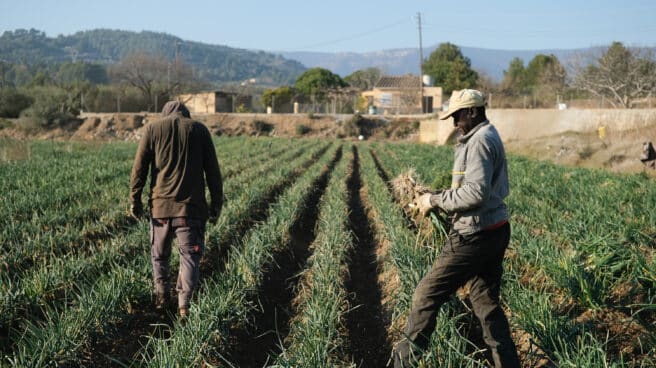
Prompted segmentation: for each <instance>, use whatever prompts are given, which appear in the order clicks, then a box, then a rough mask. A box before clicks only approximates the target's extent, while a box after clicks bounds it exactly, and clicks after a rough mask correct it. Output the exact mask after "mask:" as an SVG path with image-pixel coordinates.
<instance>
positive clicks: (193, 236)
mask: <svg viewBox="0 0 656 368" xmlns="http://www.w3.org/2000/svg"><path fill="white" fill-rule="evenodd" d="M174 234H175V237H176V238H177V239H178V252H179V253H180V271H179V272H178V282H177V284H176V290H177V292H178V307H179V308H183V307H184V308H189V300H190V299H191V295H192V293H193V291H194V290H195V289H196V288H197V287H198V278H199V275H200V259H201V257H202V255H203V250H204V248H205V247H204V244H205V242H204V240H205V222H204V221H202V220H198V219H189V218H185V217H176V218H169V219H152V220H151V221H150V244H151V259H152V263H153V280H154V282H155V292H156V293H158V294H164V295H167V294H168V292H169V258H170V257H171V243H172V241H173V235H174Z"/></svg>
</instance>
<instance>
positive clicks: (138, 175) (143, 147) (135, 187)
mask: <svg viewBox="0 0 656 368" xmlns="http://www.w3.org/2000/svg"><path fill="white" fill-rule="evenodd" d="M150 140H151V139H150V129H148V128H146V132H145V134H144V136H143V137H141V141H140V142H139V148H137V154H136V155H135V157H134V164H133V165H132V174H131V175H130V204H135V203H141V193H142V191H143V188H144V186H145V185H146V180H147V179H148V171H149V170H150V166H151V165H152V163H153V149H152V145H151V144H150Z"/></svg>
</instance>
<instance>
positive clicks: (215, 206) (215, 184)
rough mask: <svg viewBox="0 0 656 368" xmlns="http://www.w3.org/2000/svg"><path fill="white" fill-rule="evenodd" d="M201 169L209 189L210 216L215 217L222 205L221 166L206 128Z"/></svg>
mask: <svg viewBox="0 0 656 368" xmlns="http://www.w3.org/2000/svg"><path fill="white" fill-rule="evenodd" d="M203 142H204V144H203V171H205V180H206V182H207V187H208V189H209V191H210V198H211V201H212V203H211V204H210V215H211V217H217V216H218V215H219V214H220V213H221V207H223V180H222V179H221V168H220V167H219V160H218V159H217V158H216V150H215V149H214V143H213V142H212V136H211V135H210V132H209V131H208V130H207V128H205V129H204V132H203Z"/></svg>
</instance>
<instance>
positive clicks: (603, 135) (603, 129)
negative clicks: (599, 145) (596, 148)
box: [597, 126, 606, 140]
mask: <svg viewBox="0 0 656 368" xmlns="http://www.w3.org/2000/svg"><path fill="white" fill-rule="evenodd" d="M597 131H598V133H599V139H602V140H603V139H604V138H606V127H605V126H601V127H599V129H597Z"/></svg>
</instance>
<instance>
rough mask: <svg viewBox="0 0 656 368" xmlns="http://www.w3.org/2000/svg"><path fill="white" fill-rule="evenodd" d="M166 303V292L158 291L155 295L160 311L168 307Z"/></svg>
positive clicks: (157, 308)
mask: <svg viewBox="0 0 656 368" xmlns="http://www.w3.org/2000/svg"><path fill="white" fill-rule="evenodd" d="M166 304H167V298H166V294H160V293H157V295H156V296H155V309H156V310H158V311H162V310H164V309H166Z"/></svg>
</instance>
